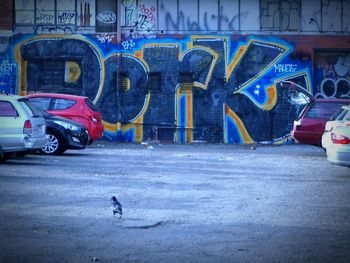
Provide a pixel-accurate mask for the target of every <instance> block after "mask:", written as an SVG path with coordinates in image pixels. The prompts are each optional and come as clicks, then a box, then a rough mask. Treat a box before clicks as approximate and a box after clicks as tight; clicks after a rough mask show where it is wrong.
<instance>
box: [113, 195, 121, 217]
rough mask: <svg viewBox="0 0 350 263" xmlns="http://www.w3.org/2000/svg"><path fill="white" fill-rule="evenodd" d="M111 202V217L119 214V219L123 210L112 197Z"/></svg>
mask: <svg viewBox="0 0 350 263" xmlns="http://www.w3.org/2000/svg"><path fill="white" fill-rule="evenodd" d="M111 202H112V206H111V209H112V211H113V215H115V214H119V215H120V217H119V218H121V217H122V215H123V208H122V205H121V203H119V202H118V200H117V198H116V197H115V196H112V198H111Z"/></svg>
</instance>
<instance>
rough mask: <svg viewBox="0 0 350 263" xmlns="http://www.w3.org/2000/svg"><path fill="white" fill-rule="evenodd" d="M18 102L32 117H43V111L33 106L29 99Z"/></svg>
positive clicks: (21, 99)
mask: <svg viewBox="0 0 350 263" xmlns="http://www.w3.org/2000/svg"><path fill="white" fill-rule="evenodd" d="M18 102H19V103H21V104H22V105H23V109H25V110H26V111H27V113H28V114H29V115H31V116H42V115H43V110H41V109H40V108H37V107H35V106H34V105H32V104H31V103H30V102H29V99H28V98H20V99H19V100H18Z"/></svg>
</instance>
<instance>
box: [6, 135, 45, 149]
mask: <svg viewBox="0 0 350 263" xmlns="http://www.w3.org/2000/svg"><path fill="white" fill-rule="evenodd" d="M0 141H1V145H2V148H3V152H20V151H27V150H28V151H29V150H37V149H41V148H42V147H44V146H45V144H46V143H47V135H46V134H45V136H44V137H30V136H27V135H24V134H23V135H20V136H12V137H11V136H9V137H6V138H1V140H0Z"/></svg>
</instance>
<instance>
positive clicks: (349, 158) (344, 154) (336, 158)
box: [327, 147, 350, 166]
mask: <svg viewBox="0 0 350 263" xmlns="http://www.w3.org/2000/svg"><path fill="white" fill-rule="evenodd" d="M327 160H328V161H330V162H331V163H334V164H339V165H345V166H350V149H343V148H334V149H332V148H331V147H329V148H328V149H327Z"/></svg>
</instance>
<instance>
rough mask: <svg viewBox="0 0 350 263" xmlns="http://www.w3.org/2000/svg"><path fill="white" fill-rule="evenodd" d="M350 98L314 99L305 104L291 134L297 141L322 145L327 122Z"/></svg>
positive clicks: (349, 101)
mask: <svg viewBox="0 0 350 263" xmlns="http://www.w3.org/2000/svg"><path fill="white" fill-rule="evenodd" d="M348 104H350V99H314V100H311V101H310V103H309V104H308V105H306V106H305V108H304V109H303V111H302V112H301V114H300V115H299V117H298V119H297V120H296V121H294V125H293V129H292V131H291V136H292V138H293V139H294V140H296V141H297V142H301V143H305V144H313V145H317V146H321V138H322V134H323V133H324V129H325V126H326V122H327V121H328V120H329V119H330V117H331V116H332V115H333V114H334V113H335V112H337V111H338V110H339V109H341V107H342V106H343V105H348Z"/></svg>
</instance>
